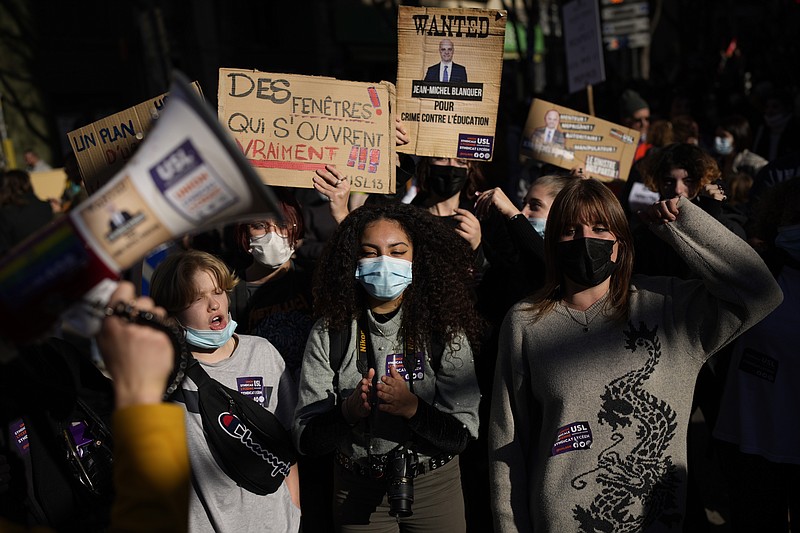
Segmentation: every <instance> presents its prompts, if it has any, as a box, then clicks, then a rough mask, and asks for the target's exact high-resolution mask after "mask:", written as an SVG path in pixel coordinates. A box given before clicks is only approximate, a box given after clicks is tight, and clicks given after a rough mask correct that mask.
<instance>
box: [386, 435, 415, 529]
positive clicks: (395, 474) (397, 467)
mask: <svg viewBox="0 0 800 533" xmlns="http://www.w3.org/2000/svg"><path fill="white" fill-rule="evenodd" d="M412 476H413V474H412V472H411V460H410V459H409V454H407V453H406V452H405V451H404V450H395V451H394V452H391V454H390V455H389V458H388V461H387V463H386V477H387V479H388V481H389V486H388V487H387V489H386V496H387V499H388V500H389V515H390V516H394V517H398V518H405V517H407V516H411V515H412V514H413V512H412V511H411V504H412V503H414V479H413V477H412Z"/></svg>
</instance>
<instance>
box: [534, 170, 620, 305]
mask: <svg viewBox="0 0 800 533" xmlns="http://www.w3.org/2000/svg"><path fill="white" fill-rule="evenodd" d="M597 222H600V223H603V224H606V225H607V226H608V229H609V230H610V231H611V233H613V234H614V237H616V239H617V243H618V248H617V261H616V263H617V268H616V269H615V270H614V273H613V274H611V288H610V289H609V292H610V295H609V299H608V303H607V306H608V308H610V310H611V312H612V313H611V315H612V316H613V317H614V318H616V319H619V320H621V319H624V318H625V317H627V315H628V290H629V286H630V280H631V275H632V272H633V237H632V236H631V231H630V227H629V226H628V220H627V219H626V218H625V212H624V211H623V210H622V206H621V205H620V204H619V200H617V198H616V196H614V193H612V192H611V190H609V189H608V187H606V186H605V185H603V184H602V183H601V182H599V181H597V180H595V179H578V180H574V181H572V182H571V183H568V184H567V185H566V186H565V187H564V188H563V189H561V192H559V193H558V195H557V196H556V198H555V200H553V205H552V207H551V208H550V214H549V215H548V216H547V227H546V229H545V235H544V258H545V267H546V274H545V282H544V286H543V287H542V289H541V290H540V291H539V292H537V293H536V295H535V296H534V304H533V309H534V310H535V311H537V315H536V316H537V318H538V317H540V316H542V315H543V314H545V313H548V312H550V311H552V309H553V307H555V304H556V303H557V302H558V301H559V300H561V298H562V297H563V294H562V288H561V287H562V285H563V283H564V276H563V274H562V273H561V270H560V269H559V268H558V264H557V262H556V248H557V247H558V241H559V238H560V236H561V235H562V233H563V232H564V229H565V228H566V227H567V226H569V225H572V224H576V223H586V224H595V223H597Z"/></svg>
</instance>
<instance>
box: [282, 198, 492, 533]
mask: <svg viewBox="0 0 800 533" xmlns="http://www.w3.org/2000/svg"><path fill="white" fill-rule="evenodd" d="M471 265H472V255H471V252H470V249H469V248H468V246H467V244H466V242H465V241H464V240H463V239H461V237H459V236H458V235H457V234H456V233H455V232H454V231H452V229H451V228H449V227H447V225H446V224H445V223H444V222H442V221H441V219H440V218H439V217H435V216H433V215H432V214H430V213H428V212H426V211H425V210H423V209H419V208H417V207H414V206H409V205H405V204H399V203H398V204H391V203H389V204H385V205H380V204H379V205H364V206H362V207H360V208H358V209H356V210H354V211H353V212H352V213H350V215H348V217H347V218H346V219H344V221H343V222H342V223H341V225H340V226H339V229H338V230H337V231H336V233H334V235H333V237H332V238H331V240H330V241H329V243H328V246H327V247H326V249H325V252H324V253H323V255H322V258H321V260H320V263H319V265H318V267H317V273H316V279H315V283H314V311H315V314H316V315H317V317H318V318H319V319H318V320H317V323H316V324H315V325H314V328H313V329H312V330H311V335H310V336H309V339H308V344H307V345H306V351H305V354H304V357H303V366H302V371H301V375H300V391H299V398H298V403H297V410H296V411H295V420H294V427H293V433H294V438H295V442H296V444H297V448H298V450H299V451H300V452H301V453H303V454H307V455H322V454H326V453H330V452H334V457H335V459H334V462H335V469H334V506H333V510H334V523H335V526H336V529H337V530H339V531H343V532H350V531H417V532H431V533H438V532H440V531H448V532H450V531H452V532H458V531H462V532H463V531H465V529H466V524H465V518H464V502H463V496H462V492H461V477H460V473H459V464H458V454H459V453H461V452H462V451H463V450H464V448H465V447H466V445H467V443H468V442H469V441H470V440H472V439H474V438H476V437H477V434H478V403H479V400H480V391H479V389H478V382H477V379H476V377H475V372H474V362H473V353H472V349H471V346H472V345H474V343H475V342H476V341H477V339H478V336H479V335H480V326H481V321H480V319H479V317H478V315H477V313H476V311H475V309H474V307H473V304H472V300H471V295H470V291H469V282H470V280H471V274H470V267H471Z"/></svg>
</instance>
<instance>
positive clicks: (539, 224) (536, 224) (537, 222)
mask: <svg viewBox="0 0 800 533" xmlns="http://www.w3.org/2000/svg"><path fill="white" fill-rule="evenodd" d="M528 222H530V223H531V226H533V229H535V230H536V233H538V234H539V237H541V238H542V239H544V226H545V224H547V219H546V218H534V217H529V218H528Z"/></svg>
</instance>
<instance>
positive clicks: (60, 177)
mask: <svg viewBox="0 0 800 533" xmlns="http://www.w3.org/2000/svg"><path fill="white" fill-rule="evenodd" d="M31 186H33V193H34V194H35V195H36V197H37V198H38V199H39V200H44V201H47V200H49V199H51V198H55V199H59V198H61V195H62V194H64V188H65V187H66V186H67V173H66V172H64V169H63V168H54V169H51V170H45V171H42V172H31Z"/></svg>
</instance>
